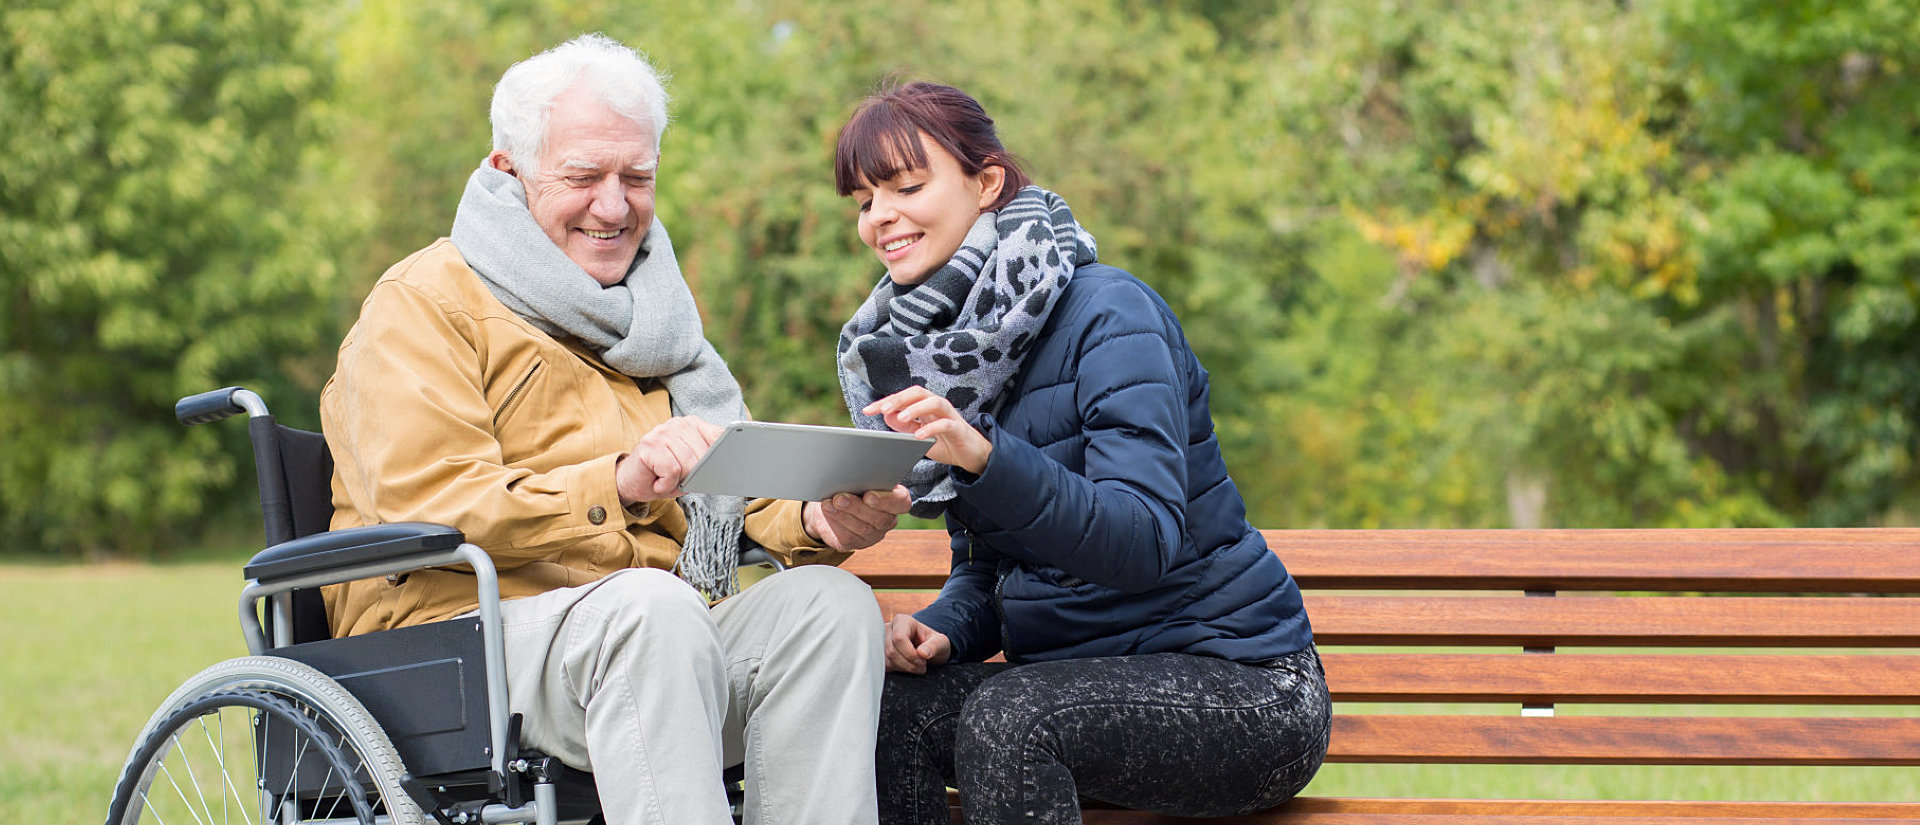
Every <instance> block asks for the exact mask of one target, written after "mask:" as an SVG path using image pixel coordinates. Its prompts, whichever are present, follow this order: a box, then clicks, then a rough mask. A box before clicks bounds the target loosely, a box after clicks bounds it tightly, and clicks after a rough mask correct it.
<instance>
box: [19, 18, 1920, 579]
mask: <svg viewBox="0 0 1920 825" xmlns="http://www.w3.org/2000/svg"><path fill="white" fill-rule="evenodd" d="M16 5H18V4H16ZM106 19H111V20H114V21H116V25H114V26H110V27H101V26H96V25H92V23H93V21H97V20H106ZM593 30H600V31H605V32H606V33H607V34H609V35H611V36H613V37H616V38H619V39H621V40H623V41H625V42H628V43H630V44H633V45H635V46H636V47H638V48H640V49H642V50H643V51H645V52H647V53H648V54H649V55H650V56H651V57H652V58H653V59H654V60H655V61H656V62H657V63H658V64H659V65H660V66H661V67H662V68H663V69H664V70H665V71H666V72H667V73H668V74H669V76H670V82H669V89H670V91H671V92H672V93H673V94H674V97H675V101H674V107H673V112H674V123H673V125H672V127H671V128H670V129H669V130H668V131H667V133H666V134H665V136H664V146H663V167H662V177H661V187H662V188H661V198H660V213H661V216H662V218H663V220H665V221H666V223H667V225H668V226H669V227H670V228H671V229H672V231H673V233H674V236H675V239H676V247H677V251H678V252H679V254H680V258H681V261H682V264H683V266H684V267H685V269H686V272H687V275H688V278H689V280H690V281H691V282H692V284H693V286H694V289H695V291H696V293H697V294H698V296H699V298H700V301H701V304H702V307H703V311H704V313H705V320H706V322H707V329H708V333H709V336H710V337H711V338H713V339H714V341H715V343H716V344H717V346H718V347H719V348H720V350H721V352H722V353H723V354H725V355H726V356H727V357H728V358H729V360H730V363H731V364H732V366H733V367H734V369H735V371H736V372H737V373H738V374H739V375H740V376H742V379H743V382H744V383H745V385H746V391H747V397H748V400H749V403H751V404H752V406H753V407H754V409H755V410H756V412H757V413H758V414H759V415H761V416H762V417H767V418H779V419H785V420H795V421H814V422H835V421H842V420H844V415H845V411H844V410H843V409H842V407H841V402H840V398H839V393H838V387H837V384H836V382H835V379H834V374H833V368H832V357H833V343H834V340H835V337H836V334H837V332H838V329H839V327H840V324H841V323H842V322H843V321H844V320H845V319H846V318H847V317H848V315H849V314H850V313H851V312H852V311H853V309H854V307H855V306H856V305H857V304H858V302H859V301H860V300H861V298H862V297H863V296H864V294H865V293H866V291H867V290H868V289H869V288H870V287H871V286H872V284H873V283H874V282H875V281H876V280H877V279H878V278H879V277H880V267H879V266H878V265H877V264H876V263H875V262H874V261H873V260H872V258H871V256H870V255H869V254H868V253H867V252H866V251H864V250H863V249H862V248H860V246H859V244H858V241H857V239H856V237H855V233H854V231H853V217H854V214H853V211H852V209H851V208H850V207H849V206H848V204H847V203H846V202H845V201H844V200H843V199H841V198H838V197H836V196H835V195H834V193H833V191H832V184H831V172H830V160H831V155H832V147H833V142H834V139H835V136H836V134H837V131H838V129H839V126H840V124H841V122H842V121H843V120H844V118H845V117H846V116H847V114H848V113H850V112H851V110H852V108H853V106H854V105H855V104H856V102H857V101H858V100H859V98H860V97H861V96H862V95H864V94H865V93H867V92H869V91H871V90H872V89H873V88H874V86H875V85H876V84H877V83H878V82H880V81H881V80H882V79H883V78H886V77H889V76H895V75H899V76H905V77H908V78H928V79H934V80H941V81H945V82H950V83H953V84H956V85H959V86H961V87H962V88H965V89H967V90H969V91H970V92H972V93H974V94H975V95H976V96H977V97H979V98H980V99H981V100H982V101H983V102H984V103H985V104H986V105H987V107H988V110H989V111H990V112H992V113H993V114H994V115H995V116H996V118H997V119H998V121H999V123H1000V126H1001V129H1002V133H1003V135H1004V136H1005V138H1006V139H1007V142H1008V144H1009V146H1010V147H1011V148H1012V149H1013V150H1014V151H1015V152H1016V153H1018V154H1020V155H1021V156H1022V157H1023V158H1024V159H1025V160H1026V161H1027V163H1028V166H1029V168H1030V169H1031V171H1033V172H1034V173H1035V178H1036V179H1037V180H1038V181H1039V182H1040V183H1041V184H1042V185H1044V186H1047V187H1049V188H1052V189H1054V190H1056V191H1059V192H1061V193H1062V194H1063V195H1065V196H1066V198H1067V199H1068V200H1069V202H1071V203H1073V204H1074V206H1075V208H1076V212H1077V215H1078V217H1079V218H1080V219H1081V220H1082V222H1083V223H1084V224H1086V225H1087V226H1088V227H1089V228H1090V229H1091V230H1092V231H1093V232H1094V234H1095V235H1096V236H1097V237H1098V238H1099V239H1100V241H1101V257H1102V258H1103V259H1104V260H1106V261H1108V262H1111V263H1114V264H1116V265H1119V266H1121V267H1124V268H1126V269H1129V270H1130V271H1133V272H1134V273H1135V274H1137V275H1139V276H1141V277H1142V278H1143V279H1145V280H1146V281H1147V282H1148V283H1150V284H1152V285H1153V286H1154V287H1155V288H1156V289H1158V290H1160V291H1161V293H1162V294H1163V295H1165V296H1166V297H1167V299H1168V301H1169V303H1170V304H1171V305H1172V306H1173V307H1174V308H1175V310H1176V311H1178V312H1179V313H1180V314H1181V316H1182V317H1183V318H1184V320H1185V322H1186V328H1187V333H1188V336H1189V338H1190V339H1191V340H1192V342H1193V344H1194V347H1195V348H1196V350H1198V351H1199V352H1200V354H1201V357H1202V359H1203V361H1204V362H1205V363H1206V364H1207V366H1208V368H1209V369H1210V370H1211V371H1212V373H1213V377H1214V384H1213V389H1214V395H1213V405H1214V412H1215V417H1216V420H1217V423H1218V425H1219V429H1220V435H1221V439H1222V443H1223V444H1224V445H1225V446H1226V448H1227V450H1228V459H1229V463H1230V466H1232V467H1233V468H1234V469H1235V471H1236V477H1237V478H1238V480H1239V481H1240V484H1241V486H1242V488H1243V489H1244V490H1245V491H1246V493H1247V494H1248V498H1249V504H1250V507H1251V510H1252V512H1253V516H1254V519H1255V520H1256V521H1257V522H1259V523H1261V524H1263V525H1272V526H1282V525H1296V526H1334V527H1369V526H1505V525H1532V524H1540V525H1563V526H1576V525H1608V526H1620V525H1637V526H1650V525H1728V524H1745V525H1770V524H1795V523H1817V524H1873V523H1884V522H1888V521H1901V520H1904V519H1910V518H1912V517H1913V516H1912V515H1911V513H1913V512H1914V511H1915V507H1916V505H1920V474H1917V473H1916V468H1915V466H1914V456H1915V454H1916V453H1917V452H1920V372H1917V371H1915V370H1913V369H1912V368H1911V366H1910V364H1911V361H1912V351H1913V346H1912V344H1911V343H1910V342H1912V341H1914V340H1916V339H1917V338H1920V335H1917V334H1920V329H1916V324H1920V231H1916V230H1920V189H1916V188H1915V187H1913V186H1912V184H1911V181H1913V180H1916V179H1920V146H1916V144H1915V143H1914V141H1913V136H1914V135H1915V134H1916V133H1920V108H1916V106H1915V105H1914V103H1913V101H1915V100H1920V73H1917V72H1916V67H1920V9H1917V8H1916V7H1914V6H1913V5H1912V4H1911V3H1904V2H1900V0H1866V1H1865V2H1852V3H1841V2H1835V1H1834V0H1806V1H1805V2H1795V3H1786V4H1780V3H1772V2H1766V0H1730V1H1723V0H1654V2H1647V3H1633V4H1621V3H1612V2H1599V1H1598V0H1580V1H1579V2H1567V3H1555V2H1544V0H1489V1H1488V2H1483V3H1476V4H1468V5H1466V6H1462V5H1461V4H1457V3H1442V2H1437V1H1436V0H1382V2H1376V3H1367V4H1357V3H1282V4H1274V3H1250V2H1225V3H1220V2H1214V3H1175V4H1165V3H1144V2H1134V1H1133V0H1122V2H1111V0H1053V1H1052V2H1039V0H1020V1H1018V2H994V3H989V2H985V0H959V1H958V2H953V3H942V4H907V5H898V6H888V7H879V8H872V7H859V6H853V5H848V4H842V3H830V2H823V1H822V0H749V1H748V2H739V3H726V4H719V5H718V6H714V5H712V4H706V3H698V2H694V0H643V1H642V2H637V3H636V2H625V3H614V2H609V1H608V0H584V2H569V3H561V2H556V1H555V0H496V2H491V3H486V4H480V5H474V4H470V3H458V2H453V0H424V2H401V0H359V2H355V3H351V4H342V3H326V2H314V3H299V2H297V0H247V1H246V2H229V3H214V4H199V5H194V6H191V7H177V6H173V5H166V4H154V3H143V2H137V0H79V1H78V2H73V3H64V4H53V3H47V2H29V3H28V4H27V5H26V6H23V7H21V8H13V7H9V8H8V9H7V10H6V11H5V12H0V67H4V71H5V73H4V76H0V106H4V110H5V111H7V112H9V115H10V121H9V125H11V126H13V127H14V128H12V129H10V130H8V132H7V134H6V135H5V137H4V138H0V140H4V141H5V144H4V151H0V287H3V289H0V300H4V301H5V302H6V304H5V307H4V308H3V309H0V339H4V341H5V350H4V354H0V389H3V390H4V392H3V393H0V438H3V439H5V443H7V444H9V449H7V450H6V451H4V453H0V538H3V539H5V540H7V541H8V543H9V544H10V545H13V546H16V547H21V548H26V549H27V550H29V551H32V550H35V549H44V550H47V551H50V552H56V553H66V554H74V553H91V552H96V551H108V552H135V553H138V552H146V551H147V550H148V549H149V548H151V547H155V546H159V545H160V543H161V542H164V541H166V540H168V538H169V536H170V535H171V533H172V531H175V530H177V529H179V528H182V527H185V528H186V529H192V528H193V527H194V526H195V525H197V524H199V523H200V522H201V521H203V520H204V519H206V518H209V516H210V513H212V512H213V511H216V510H218V509H219V508H217V507H215V506H214V505H211V504H209V502H218V501H232V500H234V499H236V498H240V499H242V500H244V499H245V498H246V497H245V496H244V495H240V494H237V493H236V491H237V490H243V489H244V488H245V487H246V486H248V484H249V480H248V478H249V474H248V473H247V471H246V469H245V467H246V464H245V462H244V458H243V457H242V454H241V453H240V452H239V451H238V450H236V449H234V447H233V446H219V445H218V444H217V443H216V442H227V443H229V444H231V443H232V442H235V441H237V440H238V439H236V438H234V437H232V433H230V432H229V433H227V434H225V435H224V436H223V435H220V434H218V433H213V432H205V433H203V432H197V431H190V432H184V433H183V432H182V431H180V430H179V429H177V428H176V427H175V426H174V425H173V424H171V423H170V422H169V421H167V415H166V407H167V405H168V404H169V403H170V402H171V401H172V399H173V398H174V397H176V396H178V395H180V394H184V393H186V392H190V391H195V390H199V389H203V388H206V387H211V386H217V385H220V384H233V383H246V384H250V385H255V386H257V387H260V388H262V389H264V390H266V391H268V392H269V399H270V400H271V401H273V402H274V404H275V407H276V409H278V410H280V411H282V413H283V414H284V415H285V416H288V417H291V418H293V419H294V420H295V422H296V423H301V422H304V423H308V424H310V423H311V421H312V412H311V410H312V401H313V394H314V391H315V389H316V388H317V386H318V385H319V383H320V382H321V381H323V380H324V379H325V376H326V374H327V372H328V370H329V368H330V363H331V354H332V351H333V347H334V343H335V342H336V341H337V340H338V337H339V335H340V334H341V333H342V332H343V331H344V329H345V325H346V324H347V323H348V322H349V321H350V320H351V317H352V307H353V304H354V303H355V302H356V301H357V299H358V297H359V296H360V295H361V294H363V293H364V291H365V289H366V287H367V286H368V285H370V284H371V283H372V281H373V280H374V279H375V278H376V277H378V275H379V273H380V272H381V271H382V270H383V269H384V268H385V267H387V266H388V265H390V264H391V263H393V262H394V261H396V260H398V259H399V258H401V257H402V256H404V255H406V254H407V253H409V252H411V251H412V250H414V249H417V248H419V247H420V246H423V245H425V244H426V243H428V242H430V241H431V240H432V239H433V238H435V237H438V236H440V235H443V234H445V233H446V230H447V226H448V224H449V221H450V220H451V216H452V210H453V205H454V203H455V202H456V200H457V198H458V195H459V192H460V190H461V187H462V186H463V185H464V182H465V180H466V178H467V176H468V174H469V173H470V171H471V170H472V169H473V168H474V167H475V166H476V165H477V164H478V163H479V162H480V160H481V159H482V157H483V156H484V155H485V153H486V151H487V148H488V127H487V122H486V105H487V99H488V95H489V94H490V92H491V89H492V85H493V83H494V81H495V80H496V79H497V78H498V77H499V75H500V73H501V72H502V71H503V70H504V69H505V68H506V67H507V66H508V65H510V64H511V63H513V62H514V61H517V60H520V59H523V58H525V57H526V56H528V55H530V54H532V53H533V52H535V51H538V50H540V49H543V48H546V47H548V46H551V45H553V44H555V43H558V42H560V41H562V40H565V39H567V38H569V37H572V36H574V35H576V34H578V33H580V32H583V31H593Z"/></svg>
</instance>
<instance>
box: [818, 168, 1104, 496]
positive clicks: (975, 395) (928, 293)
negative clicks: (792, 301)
mask: <svg viewBox="0 0 1920 825" xmlns="http://www.w3.org/2000/svg"><path fill="white" fill-rule="evenodd" d="M1095 255H1096V250H1095V247H1094V241H1093V236H1092V235H1090V234H1088V233H1087V231H1086V230H1084V229H1081V228H1080V224H1078V223H1076V222H1075V221H1074V219H1073V211H1072V210H1070V209H1068V208H1067V203H1066V201H1064V200H1062V199H1061V198H1060V196H1059V195H1056V194H1054V193H1052V192H1049V191H1047V190H1045V189H1041V188H1039V187H1037V186H1028V187H1025V188H1023V189H1021V190H1020V192H1019V194H1017V195H1015V196H1014V198H1013V201H1012V202H1010V203H1008V204H1007V205H1006V207H1004V208H1002V209H1001V210H1000V211H998V212H988V213H985V214H982V215H981V216H980V217H979V219H977V220H975V221H974V223H973V228H972V229H971V230H969V231H968V232H967V237H966V240H964V241H962V242H961V244H960V249H959V251H958V252H955V253H954V255H953V259H952V260H950V261H948V262H947V264H946V266H943V267H941V268H940V270H939V271H937V272H935V273H933V275H932V276H931V277H929V278H927V280H925V281H923V282H921V283H920V284H919V285H917V286H912V287H902V286H900V285H898V284H895V283H894V282H893V280H892V279H891V278H888V277H884V276H883V277H882V278H881V279H880V284H879V285H878V286H876V287H874V289H873V293H872V294H871V295H868V296H867V301H866V303H865V304H862V305H861V306H860V309H859V310H857V311H855V312H854V315H853V319H852V320H849V321H848V322H847V324H846V326H845V327H843V328H841V330H840V346H839V360H840V388H841V390H842V391H843V392H844V393H845V394H846V398H847V407H848V408H849V410H850V411H851V412H852V414H853V423H854V424H855V425H856V426H859V427H861V428H863V429H868V430H884V429H887V425H886V422H884V421H882V420H881V419H880V418H879V417H878V416H871V415H864V414H862V413H861V412H860V410H861V408H863V407H865V406H866V405H868V404H870V403H872V402H874V401H876V400H878V399H881V398H884V397H886V396H888V395H892V394H893V393H896V392H899V391H900V390H903V389H906V388H907V387H909V386H913V385H915V384H918V385H921V386H924V387H926V388H927V389H930V390H932V391H934V392H936V393H938V394H940V395H941V396H944V397H945V398H946V399H947V400H948V401H950V402H952V403H953V406H954V407H955V408H956V409H958V410H959V411H960V414H961V415H962V416H963V417H965V418H966V420H967V421H968V422H969V423H972V424H974V425H975V426H978V425H979V421H980V416H981V415H982V414H984V413H989V412H992V411H993V410H996V409H998V408H999V401H1000V397H1001V394H1002V393H1003V392H1004V391H1005V390H1006V389H1007V387H1009V386H1011V385H1012V383H1013V379H1014V378H1015V377H1016V376H1018V375H1019V374H1020V364H1021V362H1022V361H1023V360H1024V359H1025V358H1026V355H1027V352H1028V351H1030V350H1031V349H1032V348H1033V345H1034V343H1035V341H1037V340H1038V339H1039V337H1040V330H1041V329H1042V328H1043V327H1045V326H1046V323H1047V316H1048V315H1049V314H1051V313H1052V312H1053V306H1054V304H1055V303H1056V302H1057V301H1058V300H1059V298H1060V292H1061V291H1062V290H1064V289H1065V288H1066V286H1067V282H1068V281H1069V280H1071V279H1072V278H1073V271H1074V269H1075V268H1076V267H1079V266H1084V265H1086V264H1090V263H1093V262H1094V260H1095ZM906 485H907V489H908V490H909V491H910V492H911V493H912V494H913V509H912V513H913V514H914V515H916V516H920V517H922V518H932V517H934V516H937V515H939V514H940V513H941V512H943V511H944V510H946V507H947V503H948V502H949V501H951V500H952V499H953V495H954V492H953V480H952V478H951V477H949V475H948V473H947V469H946V468H945V467H943V466H941V465H940V464H937V463H935V462H934V461H932V460H931V459H922V460H921V461H920V463H919V464H918V465H915V467H914V468H913V471H912V472H911V473H909V474H908V475H907V479H906Z"/></svg>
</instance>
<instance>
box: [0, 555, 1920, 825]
mask: <svg viewBox="0 0 1920 825" xmlns="http://www.w3.org/2000/svg"><path fill="white" fill-rule="evenodd" d="M240 586H241V581H240V562H239V561H238V560H237V559H235V560H223V561H209V562H195V563H190V564H178V565H161V566H140V565H109V566H60V565H4V564H0V593H4V594H5V598H4V599H0V630H3V631H4V634H5V635H4V641H0V745H4V746H3V747H0V822H9V823H10V822H45V823H86V822H98V821H100V820H101V819H103V818H104V817H105V815H106V804H107V798H108V796H109V794H110V793H111V792H112V785H113V782H114V780H115V778H116V777H117V775H118V773H119V770H120V764H121V762H122V760H124V759H125V758H126V754H127V750H128V749H129V748H130V747H131V746H132V744H133V739H134V736H135V735H136V734H137V733H138V732H139V730H140V728H141V727H142V726H143V725H144V724H145V723H146V720H147V716H148V714H150V713H152V711H153V709H154V707H155V706H157V705H158V704H159V703H160V701H161V700H162V699H164V698H166V696H167V694H168V693H170V692H171V691H172V690H173V688H174V686H175V685H177V684H178V683H179V682H180V681H182V680H184V679H185V678H186V677H187V676H189V675H191V674H192V673H194V672H196V671H198V670H200V669H201V668H203V667H206V666H207V665H209V664H212V663H214V662H216V661H219V660H221V659H225V658H228V657H232V656H238V655H241V654H243V653H244V652H245V646H244V644H243V643H242V642H241V639H240V631H239V625H238V621H237V620H236V616H237V615H238V607H237V603H236V599H237V598H238V597H239V591H240ZM1568 710H1570V711H1574V712H1579V711H1578V710H1576V709H1571V708H1570V709H1568ZM1644 712H1646V713H1658V712H1659V709H1651V708H1650V709H1647V710H1646V711H1644ZM1729 712H1732V713H1752V712H1756V711H1755V710H1754V709H1731V710H1730V711H1729ZM1914 712H1920V711H1915V710H1913V709H1907V710H1905V711H1904V713H1906V714H1911V713H1914ZM1308 793H1309V794H1311V795H1316V796H1439V797H1448V796H1451V797H1479V798H1564V799H1574V798H1591V799H1750V800H1769V801H1774V800H1779V801H1788V800H1823V801H1827V800H1831V801H1874V802H1889V801H1901V802H1914V801H1920V769H1914V768H1670V767H1598V768H1586V767H1556V766H1542V767H1505V766H1501V767H1489V766H1453V765H1338V764H1336V765H1328V766H1327V767H1326V768H1325V769H1323V770H1322V771H1321V774H1320V776H1319V777H1318V778H1316V779H1315V780H1314V783H1313V785H1312V786H1311V787H1310V788H1309V789H1308Z"/></svg>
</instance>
